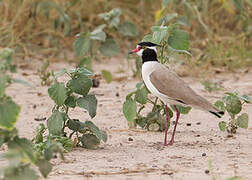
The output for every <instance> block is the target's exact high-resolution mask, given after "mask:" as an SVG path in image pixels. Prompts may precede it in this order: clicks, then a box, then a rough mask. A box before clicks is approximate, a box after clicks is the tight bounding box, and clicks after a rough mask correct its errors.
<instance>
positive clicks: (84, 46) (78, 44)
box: [74, 36, 91, 56]
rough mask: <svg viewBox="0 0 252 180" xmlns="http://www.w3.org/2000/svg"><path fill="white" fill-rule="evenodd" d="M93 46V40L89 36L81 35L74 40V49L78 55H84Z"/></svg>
mask: <svg viewBox="0 0 252 180" xmlns="http://www.w3.org/2000/svg"><path fill="white" fill-rule="evenodd" d="M90 48H91V40H90V39H89V38H87V37H83V36H80V37H78V38H77V39H76V40H75V42H74V51H75V53H76V55H77V56H83V55H84V54H85V53H86V52H88V51H89V50H90Z"/></svg>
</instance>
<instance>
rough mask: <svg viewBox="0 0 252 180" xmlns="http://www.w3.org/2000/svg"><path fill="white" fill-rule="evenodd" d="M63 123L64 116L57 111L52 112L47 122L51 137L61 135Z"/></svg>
mask: <svg viewBox="0 0 252 180" xmlns="http://www.w3.org/2000/svg"><path fill="white" fill-rule="evenodd" d="M63 122H64V114H63V113H61V112H59V111H54V112H53V114H52V115H51V116H50V117H49V119H48V120H47V127H48V130H49V133H50V134H52V135H60V134H61V133H62V128H63Z"/></svg>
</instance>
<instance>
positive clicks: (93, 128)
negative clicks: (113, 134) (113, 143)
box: [84, 121, 107, 142]
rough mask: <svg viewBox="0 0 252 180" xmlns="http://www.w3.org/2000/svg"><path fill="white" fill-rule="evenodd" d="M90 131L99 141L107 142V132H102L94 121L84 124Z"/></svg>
mask: <svg viewBox="0 0 252 180" xmlns="http://www.w3.org/2000/svg"><path fill="white" fill-rule="evenodd" d="M84 125H85V126H87V127H88V129H89V130H90V131H91V132H92V133H94V134H95V135H96V136H97V138H98V139H99V140H103V142H106V141H107V133H106V132H105V131H102V130H100V129H99V128H98V127H97V126H96V125H95V124H94V123H93V122H92V121H86V122H85V123H84Z"/></svg>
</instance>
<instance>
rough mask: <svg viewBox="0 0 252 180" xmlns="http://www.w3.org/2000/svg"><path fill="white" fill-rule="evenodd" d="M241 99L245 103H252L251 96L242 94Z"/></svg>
mask: <svg viewBox="0 0 252 180" xmlns="http://www.w3.org/2000/svg"><path fill="white" fill-rule="evenodd" d="M241 99H242V100H243V101H245V102H246V103H252V96H248V95H246V94H244V95H243V96H241Z"/></svg>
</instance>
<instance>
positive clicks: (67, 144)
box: [54, 136, 74, 152]
mask: <svg viewBox="0 0 252 180" xmlns="http://www.w3.org/2000/svg"><path fill="white" fill-rule="evenodd" d="M54 140H55V141H56V142H59V143H60V144H61V145H62V147H63V148H64V150H65V151H66V152H70V151H71V150H72V149H73V147H74V142H73V141H72V139H70V138H69V137H64V136H56V137H54Z"/></svg>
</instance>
